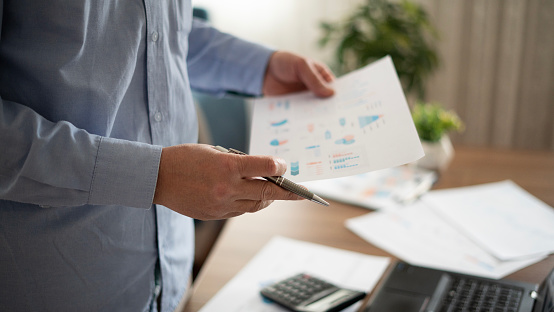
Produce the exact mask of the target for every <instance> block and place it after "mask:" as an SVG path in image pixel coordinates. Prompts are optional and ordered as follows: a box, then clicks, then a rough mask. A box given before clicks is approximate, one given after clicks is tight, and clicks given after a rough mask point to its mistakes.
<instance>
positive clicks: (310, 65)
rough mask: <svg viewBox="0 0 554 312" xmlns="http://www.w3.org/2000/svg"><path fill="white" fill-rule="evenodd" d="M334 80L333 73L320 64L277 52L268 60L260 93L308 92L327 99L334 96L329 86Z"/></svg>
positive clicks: (294, 55)
mask: <svg viewBox="0 0 554 312" xmlns="http://www.w3.org/2000/svg"><path fill="white" fill-rule="evenodd" d="M334 79H335V76H334V75H333V73H332V72H331V71H330V70H329V69H328V68H327V66H325V65H324V64H322V63H319V62H315V61H312V60H309V59H307V58H304V57H301V56H298V55H296V54H293V53H289V52H283V51H277V52H275V53H273V55H272V56H271V58H270V59H269V64H268V65H267V70H266V73H265V79H264V84H263V88H262V92H263V93H264V95H281V94H286V93H290V92H297V91H303V90H310V91H312V92H313V93H314V94H315V95H317V96H319V97H328V96H331V95H333V94H334V90H333V89H332V88H331V87H330V86H329V83H330V82H332V81H333V80H334Z"/></svg>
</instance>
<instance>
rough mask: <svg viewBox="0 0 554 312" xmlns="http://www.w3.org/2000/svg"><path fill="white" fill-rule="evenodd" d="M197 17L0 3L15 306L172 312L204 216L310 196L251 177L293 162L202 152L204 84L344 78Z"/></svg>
mask: <svg viewBox="0 0 554 312" xmlns="http://www.w3.org/2000/svg"><path fill="white" fill-rule="evenodd" d="M191 16H192V14H191V4H190V1H177V0H176V1H159V0H155V1H154V0H144V1H138V0H126V1H84V0H50V1H46V2H45V1H36V0H17V1H8V0H0V97H1V98H0V105H1V106H0V150H1V152H0V307H1V308H2V310H5V311H42V310H46V311H156V310H160V311H173V310H174V309H175V308H176V307H177V305H178V304H179V303H180V302H181V301H182V299H183V297H184V294H185V293H186V291H187V282H188V281H189V278H190V270H191V266H192V260H193V242H194V237H193V236H194V231H193V223H192V219H191V218H198V219H203V220H207V219H220V218H229V217H233V216H238V215H240V214H243V213H245V212H255V211H258V210H260V209H262V208H264V207H267V206H268V205H269V204H270V203H271V201H272V200H295V199H299V198H298V197H297V196H295V195H293V194H291V193H289V192H287V191H285V190H283V189H281V188H279V187H277V186H275V185H273V184H271V183H268V182H265V181H261V180H259V179H251V178H252V177H259V176H273V175H281V174H283V173H284V172H285V170H286V164H285V163H284V162H283V161H282V160H279V159H277V158H274V157H269V156H240V155H232V154H225V153H221V152H218V151H216V150H215V149H213V148H212V147H210V146H206V145H198V144H195V143H196V139H197V121H196V113H195V111H194V105H193V101H192V97H191V92H190V87H192V88H196V89H198V90H203V91H206V92H212V93H224V92H229V91H233V92H240V93H246V94H252V95H261V94H266V95H275V94H282V93H287V92H291V91H298V90H302V89H310V90H313V91H314V92H315V94H316V95H318V96H330V95H332V93H333V90H332V89H331V88H329V87H328V86H327V83H329V82H331V81H332V79H333V76H332V74H331V73H330V72H329V71H328V70H327V69H326V68H325V67H324V66H323V65H321V64H318V63H315V62H311V61H309V60H307V59H304V58H302V57H299V56H297V55H294V54H291V53H286V52H275V51H272V50H270V49H267V48H264V47H261V46H258V45H255V44H252V43H249V42H245V41H241V40H238V39H236V38H233V37H231V36H229V35H226V34H222V33H220V32H218V31H216V30H215V29H213V28H211V27H209V26H207V25H205V24H201V23H200V22H196V21H193V20H192V17H191ZM162 205H163V206H162ZM166 207H167V208H166ZM158 302H161V306H160V307H158Z"/></svg>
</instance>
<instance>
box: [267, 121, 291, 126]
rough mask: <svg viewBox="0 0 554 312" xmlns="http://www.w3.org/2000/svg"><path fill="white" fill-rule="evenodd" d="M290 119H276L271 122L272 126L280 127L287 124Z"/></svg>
mask: <svg viewBox="0 0 554 312" xmlns="http://www.w3.org/2000/svg"><path fill="white" fill-rule="evenodd" d="M288 121H289V120H288V119H283V120H281V121H274V122H271V126H272V127H279V126H282V125H284V124H286V123H287V122H288Z"/></svg>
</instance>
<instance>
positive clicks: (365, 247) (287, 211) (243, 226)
mask: <svg viewBox="0 0 554 312" xmlns="http://www.w3.org/2000/svg"><path fill="white" fill-rule="evenodd" d="M505 179H511V180H513V181H514V182H516V183H517V184H518V185H520V186H521V187H523V188H524V189H526V190H527V191H528V192H530V193H531V194H533V195H535V196H536V197H538V198H539V199H541V200H543V201H544V202H545V203H547V204H549V205H550V206H553V207H554V153H552V152H538V151H511V150H498V149H485V148H468V147H456V155H455V158H454V160H453V162H452V164H451V165H450V166H449V168H448V169H447V171H446V172H444V174H442V176H441V177H440V180H439V183H437V185H436V187H435V189H439V188H451V187H460V186H467V185H474V184H480V183H487V182H496V181H500V180H505ZM368 212H369V210H367V209H364V208H360V207H355V206H350V205H345V204H342V203H338V202H331V206H329V207H324V206H321V205H317V204H314V203H311V202H309V201H298V202H275V203H273V204H272V205H271V206H270V207H268V208H267V209H265V210H263V211H260V212H257V213H255V214H248V215H243V216H240V217H237V218H234V219H231V220H229V221H228V222H227V224H226V225H225V227H224V229H223V232H222V234H221V236H220V238H219V239H218V241H217V243H216V244H215V246H214V249H213V251H212V252H211V254H210V255H209V257H208V259H207V261H206V262H205V264H204V266H203V268H202V270H201V271H200V273H199V275H198V278H197V279H196V281H195V283H194V290H193V291H194V292H193V294H192V297H191V299H190V301H189V303H188V305H187V308H186V309H185V311H198V310H199V309H200V308H201V307H202V306H203V305H204V304H205V303H206V302H208V301H209V300H210V299H211V298H212V297H213V296H214V295H215V294H216V293H217V292H218V291H219V290H220V289H221V288H222V287H223V286H224V285H225V284H226V283H227V282H228V281H230V280H231V279H232V278H233V276H235V274H237V273H238V272H239V271H240V270H241V269H242V268H243V267H244V266H245V265H246V264H247V263H248V261H250V259H252V257H253V256H254V255H255V254H256V253H257V252H258V251H259V250H260V249H261V248H262V247H263V246H264V245H265V244H266V243H267V242H268V241H269V240H270V239H271V237H273V236H274V235H282V236H286V237H289V238H293V239H298V240H304V241H308V242H313V243H317V244H322V245H327V246H331V247H336V248H342V249H346V250H352V251H356V252H361V253H366V254H370V255H377V256H388V257H391V258H393V259H395V257H394V256H392V255H391V254H389V253H387V252H386V251H384V250H381V249H379V248H377V247H375V246H373V245H371V244H369V243H368V242H366V241H365V240H363V239H361V238H360V237H359V236H357V235H355V234H353V233H352V232H351V231H350V230H348V229H347V228H346V227H345V226H344V221H345V220H346V219H348V218H353V217H357V216H361V215H364V214H367V213H368ZM553 267H554V255H551V256H550V257H548V258H547V259H545V260H543V261H541V262H539V263H537V264H535V265H532V266H529V267H527V268H524V269H522V270H520V271H518V272H515V273H513V274H512V275H510V276H508V278H511V279H516V280H521V281H527V282H532V283H538V282H540V281H541V280H542V279H543V278H544V277H545V276H546V274H548V272H549V271H550V270H551V269H552V268H553Z"/></svg>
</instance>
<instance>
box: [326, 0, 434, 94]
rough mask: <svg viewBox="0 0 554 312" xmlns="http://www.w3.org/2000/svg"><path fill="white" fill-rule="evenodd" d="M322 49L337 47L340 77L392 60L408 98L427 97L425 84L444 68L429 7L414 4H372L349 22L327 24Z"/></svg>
mask: <svg viewBox="0 0 554 312" xmlns="http://www.w3.org/2000/svg"><path fill="white" fill-rule="evenodd" d="M320 28H321V29H322V31H323V36H322V38H321V39H320V40H319V44H320V46H322V47H325V46H328V45H331V46H333V47H334V48H335V59H334V60H333V61H332V64H330V66H331V67H332V68H333V70H334V71H335V72H336V73H337V74H339V75H340V74H345V73H347V72H350V71H352V70H355V69H358V68H361V67H363V66H365V65H367V64H369V63H371V62H373V61H375V60H377V59H380V58H382V57H384V56H386V55H390V56H391V58H392V60H393V62H394V65H395V68H396V72H397V73H398V77H399V79H400V81H401V82H402V84H403V86H404V90H405V92H406V93H407V94H410V93H412V94H414V95H415V96H416V98H417V99H424V98H425V81H426V79H427V78H428V77H429V76H430V75H431V73H432V72H434V71H435V70H436V69H437V67H438V66H439V58H438V56H437V55H438V53H437V49H436V47H435V41H436V40H437V39H438V33H437V31H436V30H435V28H434V27H433V26H432V25H431V22H430V20H429V18H428V16H427V13H426V11H425V10H424V9H423V7H422V6H421V5H419V4H417V3H414V2H412V1H408V0H403V1H399V2H396V1H395V2H389V1H387V0H366V1H365V2H364V3H363V4H361V5H360V6H359V7H357V8H356V9H355V10H354V11H353V12H352V14H350V15H349V16H347V17H346V18H345V19H344V20H341V21H337V22H333V23H330V22H322V23H321V24H320Z"/></svg>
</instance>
